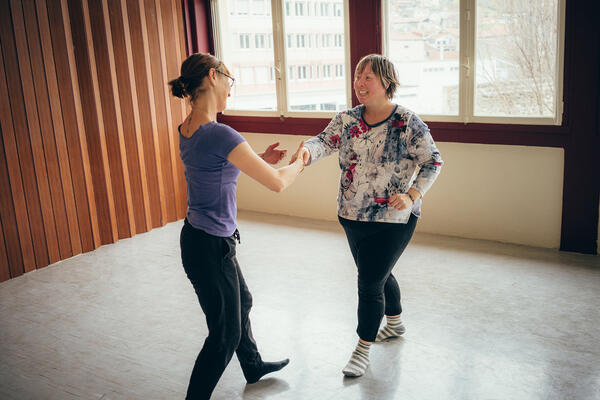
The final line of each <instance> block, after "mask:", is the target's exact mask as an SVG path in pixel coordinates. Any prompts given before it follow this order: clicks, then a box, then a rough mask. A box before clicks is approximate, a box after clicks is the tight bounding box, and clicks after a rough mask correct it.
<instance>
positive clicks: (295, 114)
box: [209, 0, 354, 119]
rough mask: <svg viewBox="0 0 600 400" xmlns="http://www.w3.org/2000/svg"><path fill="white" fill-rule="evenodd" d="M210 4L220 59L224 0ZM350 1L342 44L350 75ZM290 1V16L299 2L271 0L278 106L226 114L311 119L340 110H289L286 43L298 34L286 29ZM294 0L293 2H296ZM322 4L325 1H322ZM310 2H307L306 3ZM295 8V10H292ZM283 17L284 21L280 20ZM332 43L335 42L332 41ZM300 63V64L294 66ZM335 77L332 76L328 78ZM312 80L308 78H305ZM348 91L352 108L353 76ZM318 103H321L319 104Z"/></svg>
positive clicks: (346, 4)
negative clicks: (220, 7) (220, 12)
mask: <svg viewBox="0 0 600 400" xmlns="http://www.w3.org/2000/svg"><path fill="white" fill-rule="evenodd" d="M209 1H210V3H209V6H210V11H211V12H210V14H211V22H212V27H213V32H212V37H213V48H214V53H215V55H216V56H217V58H219V59H223V57H222V55H223V54H222V52H221V46H220V43H219V42H220V37H221V32H220V24H219V20H220V15H219V6H218V2H219V1H224V0H209ZM349 2H350V0H343V1H342V5H343V12H344V36H343V38H344V40H343V41H342V45H343V47H344V65H345V76H350V62H351V59H350V44H351V43H350V18H349V16H348V13H349ZM286 3H289V4H290V15H289V16H287V17H288V18H294V17H295V16H296V15H295V13H294V12H292V11H295V2H290V1H288V0H271V18H272V24H273V25H272V26H273V55H274V65H275V75H276V76H275V86H276V91H275V92H276V96H277V110H273V111H263V110H228V109H226V110H224V111H223V113H222V115H223V116H255V117H279V118H280V119H282V118H283V119H285V118H309V119H315V118H317V119H324V118H326V119H331V118H332V117H334V116H335V115H336V114H337V112H332V111H289V110H288V109H287V108H288V87H287V86H288V85H287V75H288V68H289V67H291V65H289V64H287V62H286V60H287V51H286V46H285V43H286V41H287V40H288V36H289V35H293V36H297V35H294V34H286V32H285V18H286V15H285V7H286ZM292 3H293V4H292ZM318 4H322V3H318ZM305 6H306V4H305ZM292 8H293V10H292ZM279 21H280V22H279ZM331 36H332V37H331V38H329V39H333V37H334V36H335V35H331ZM317 38H318V40H321V35H318V36H317ZM294 39H296V40H297V38H294V37H291V44H292V46H290V47H291V48H297V46H294V45H295V44H297V43H296V40H294ZM304 39H305V40H304V42H305V43H304V45H305V47H304V48H306V45H307V43H306V37H305V38H304ZM330 44H331V43H330ZM330 47H331V46H330ZM318 48H323V46H319V47H318ZM241 50H245V51H247V50H249V49H241ZM294 67H297V66H294ZM328 79H331V78H328ZM305 80H308V79H305ZM344 88H345V91H346V107H347V108H351V107H352V104H353V95H354V94H353V92H352V82H351V80H350V79H347V80H346V81H345V85H344ZM317 106H318V104H317Z"/></svg>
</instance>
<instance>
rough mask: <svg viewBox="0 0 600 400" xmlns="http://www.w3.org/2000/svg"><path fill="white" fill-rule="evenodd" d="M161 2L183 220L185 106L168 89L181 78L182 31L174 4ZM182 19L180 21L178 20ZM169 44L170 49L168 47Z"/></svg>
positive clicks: (178, 197)
mask: <svg viewBox="0 0 600 400" xmlns="http://www.w3.org/2000/svg"><path fill="white" fill-rule="evenodd" d="M158 1H160V7H161V20H164V21H163V23H161V27H162V30H161V31H162V34H161V37H163V43H164V44H163V45H162V46H161V47H162V48H163V49H164V50H163V52H162V53H163V56H164V60H165V63H164V64H165V66H164V69H165V71H166V73H165V76H164V82H165V88H167V90H165V95H166V96H167V98H168V101H167V104H168V106H169V113H168V117H169V118H168V124H169V127H170V129H169V135H170V141H169V144H170V150H171V151H170V152H171V172H172V174H173V185H174V187H175V210H176V215H177V216H176V218H178V219H179V218H183V216H184V215H185V211H186V204H187V202H186V201H185V188H186V183H185V178H184V177H183V164H182V162H181V160H180V158H179V131H178V130H177V126H178V125H179V124H181V122H182V121H183V118H184V117H185V115H184V112H185V110H184V108H183V105H184V104H185V103H184V102H183V101H181V99H178V98H175V97H173V96H172V95H171V94H170V92H169V90H168V86H167V85H166V84H167V82H168V81H169V80H171V79H173V78H176V77H177V76H179V66H180V65H181V62H182V59H181V52H180V47H179V46H180V45H179V42H178V36H177V30H178V29H179V21H178V15H176V13H175V12H173V11H174V10H175V8H173V2H172V0H158ZM179 18H181V17H180V16H179ZM166 44H168V45H166Z"/></svg>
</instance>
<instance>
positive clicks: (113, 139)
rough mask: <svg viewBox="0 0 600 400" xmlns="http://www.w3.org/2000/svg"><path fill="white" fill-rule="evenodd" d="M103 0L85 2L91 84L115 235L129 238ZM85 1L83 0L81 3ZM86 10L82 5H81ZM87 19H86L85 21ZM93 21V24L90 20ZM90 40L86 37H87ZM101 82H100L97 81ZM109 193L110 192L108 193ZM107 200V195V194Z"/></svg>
mask: <svg viewBox="0 0 600 400" xmlns="http://www.w3.org/2000/svg"><path fill="white" fill-rule="evenodd" d="M104 3H105V0H101V1H88V2H87V5H88V6H89V10H88V12H89V21H90V24H89V27H88V28H87V29H88V30H89V31H90V33H91V38H92V40H93V42H92V43H93V48H90V54H92V55H93V64H92V66H91V67H92V71H95V73H93V74H92V76H94V75H96V76H97V78H96V79H97V81H95V82H96V83H94V85H95V86H96V85H98V86H97V87H95V90H96V91H97V93H98V96H97V97H98V98H99V100H100V103H99V106H100V108H99V111H100V112H99V113H98V118H99V119H100V120H101V123H100V129H99V134H100V138H101V143H103V147H104V148H105V149H106V150H105V151H106V154H105V155H104V154H103V158H104V162H105V164H104V166H105V168H108V170H107V171H106V173H105V175H108V176H109V179H110V181H109V182H110V184H111V187H110V191H109V193H112V203H113V204H112V207H111V208H113V209H114V216H115V222H114V223H115V224H116V228H117V238H115V240H116V239H121V238H125V237H130V236H131V235H132V234H133V232H135V226H134V224H135V221H134V220H133V209H132V206H131V188H130V187H129V172H128V168H127V163H126V162H125V160H124V157H126V153H125V144H124V141H123V123H122V121H121V114H120V107H121V105H120V101H119V96H118V89H117V86H116V85H117V82H116V72H115V65H114V52H113V50H112V43H111V41H112V37H111V34H110V23H109V21H108V15H105V13H104V9H105V6H104ZM85 4H86V2H84V5H85ZM84 9H85V6H84ZM86 21H87V20H86ZM92 21H93V23H92ZM88 43H89V39H88ZM100 82H102V84H99V83H100ZM109 196H110V194H109ZM109 199H110V197H109Z"/></svg>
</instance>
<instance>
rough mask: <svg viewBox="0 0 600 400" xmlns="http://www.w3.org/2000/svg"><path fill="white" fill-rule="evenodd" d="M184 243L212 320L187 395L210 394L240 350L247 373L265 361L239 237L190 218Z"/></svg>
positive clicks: (183, 256)
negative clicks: (257, 338) (221, 234)
mask: <svg viewBox="0 0 600 400" xmlns="http://www.w3.org/2000/svg"><path fill="white" fill-rule="evenodd" d="M180 244H181V260H182V262H183V268H184V269H185V272H186V274H187V276H188V278H189V280H190V282H191V283H192V285H193V286H194V290H195V291H196V295H197V296H198V300H199V301H200V306H201V307H202V310H203V311H204V314H205V316H206V323H207V325H208V337H207V338H206V340H205V341H204V346H203V347H202V350H201V351H200V354H198V357H197V358H196V363H195V364H194V369H193V371H192V375H191V377H190V383H189V386H188V390H187V396H186V398H187V399H194V400H196V399H209V398H210V396H211V393H212V392H213V390H214V388H215V386H216V385H217V382H218V381H219V379H220V378H221V375H222V374H223V371H225V367H227V364H229V361H230V360H231V358H232V357H233V353H234V352H235V353H236V355H237V358H238V360H239V362H240V365H241V366H242V370H244V372H248V371H253V370H256V369H257V368H259V367H260V365H261V363H262V360H261V358H260V354H259V353H258V350H257V348H256V342H255V341H254V338H253V337H252V329H251V327H250V319H249V317H248V314H249V313H250V308H251V307H252V295H251V294H250V291H249V290H248V286H246V282H245V281H244V277H243V276H242V271H241V270H240V266H239V264H238V261H237V259H236V257H235V240H234V238H233V237H226V238H224V237H218V236H213V235H210V234H208V233H206V232H204V231H202V230H199V229H196V228H194V227H193V226H191V225H190V224H189V222H188V221H187V220H186V221H185V223H184V226H183V228H182V230H181V237H180Z"/></svg>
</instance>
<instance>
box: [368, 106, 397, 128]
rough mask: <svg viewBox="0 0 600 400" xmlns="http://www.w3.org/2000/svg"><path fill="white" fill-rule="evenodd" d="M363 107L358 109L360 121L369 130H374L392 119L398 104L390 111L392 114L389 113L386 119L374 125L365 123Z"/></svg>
mask: <svg viewBox="0 0 600 400" xmlns="http://www.w3.org/2000/svg"><path fill="white" fill-rule="evenodd" d="M365 108H366V107H365V106H364V105H363V106H362V107H361V109H360V119H361V120H362V122H364V123H365V124H366V125H367V126H368V127H369V128H375V127H378V126H379V125H381V124H383V123H385V122H387V121H388V120H389V119H390V118H392V115H394V114H395V113H396V110H397V109H398V104H395V105H394V109H393V110H392V112H391V113H390V115H388V116H387V118H386V119H384V120H383V121H381V122H378V123H376V124H369V123H368V122H367V121H365V117H364V115H363V114H364V112H365Z"/></svg>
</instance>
